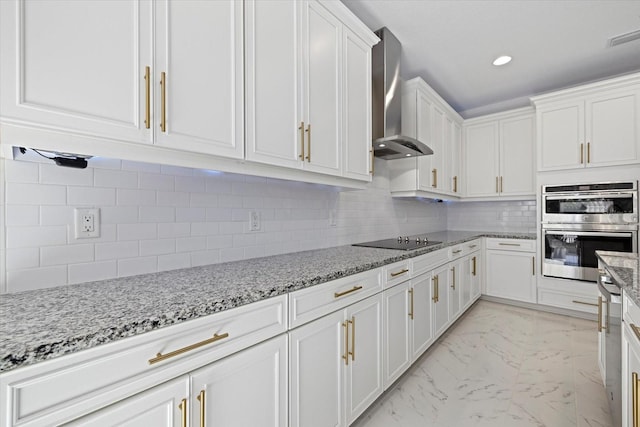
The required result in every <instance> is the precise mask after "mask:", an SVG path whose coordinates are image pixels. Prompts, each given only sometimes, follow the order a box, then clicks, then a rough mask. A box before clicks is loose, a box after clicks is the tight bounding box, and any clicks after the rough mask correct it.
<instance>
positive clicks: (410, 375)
mask: <svg viewBox="0 0 640 427" xmlns="http://www.w3.org/2000/svg"><path fill="white" fill-rule="evenodd" d="M597 346H598V338H597V332H596V323H595V321H589V320H584V319H576V318H573V317H567V316H562V315H557V314H551V313H545V312H539V311H535V310H530V309H525V308H520V307H513V306H509V305H504V304H498V303H494V302H489V301H479V302H478V303H476V304H475V305H474V306H473V307H472V308H471V309H470V310H469V311H468V312H467V313H466V314H465V315H464V316H463V317H462V318H461V319H459V320H458V322H457V323H456V324H454V325H453V326H452V327H451V328H450V329H449V330H448V331H447V332H446V333H445V334H444V335H443V336H442V337H441V338H440V339H439V340H438V341H437V342H436V343H435V344H434V345H433V346H432V347H431V348H430V349H429V350H428V351H427V352H426V353H425V354H424V355H423V356H422V357H421V358H420V359H419V360H418V361H417V362H416V363H415V364H414V365H413V366H412V367H411V368H410V369H409V370H408V371H407V372H406V373H405V375H404V376H403V377H401V378H400V379H399V380H398V381H397V382H396V383H395V384H394V385H393V386H392V387H391V388H390V389H389V390H388V391H387V392H386V393H385V394H384V395H383V396H382V397H380V399H378V401H377V402H375V403H374V404H373V405H372V406H371V407H370V408H369V409H368V410H367V411H366V412H365V413H364V414H363V415H362V416H361V417H360V418H359V419H358V420H356V422H355V423H354V424H353V426H356V427H400V426H402V427H427V426H429V427H431V426H434V427H454V426H455V427H467V426H483V427H484V426H487V427H489V426H491V427H543V426H544V427H569V426H571V427H574V426H579V427H614V426H612V421H611V416H610V414H609V407H608V404H607V400H606V394H605V389H604V386H603V385H602V378H601V376H600V371H599V370H598V360H597V357H598V356H597Z"/></svg>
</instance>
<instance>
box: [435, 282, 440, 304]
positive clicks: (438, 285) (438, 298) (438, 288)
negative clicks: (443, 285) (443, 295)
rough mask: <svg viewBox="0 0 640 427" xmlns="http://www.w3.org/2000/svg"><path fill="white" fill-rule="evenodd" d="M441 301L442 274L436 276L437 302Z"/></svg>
mask: <svg viewBox="0 0 640 427" xmlns="http://www.w3.org/2000/svg"><path fill="white" fill-rule="evenodd" d="M439 301H440V276H436V302H439Z"/></svg>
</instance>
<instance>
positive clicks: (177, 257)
mask: <svg viewBox="0 0 640 427" xmlns="http://www.w3.org/2000/svg"><path fill="white" fill-rule="evenodd" d="M187 267H191V256H190V255H189V254H186V253H182V254H170V255H160V256H159V257H158V271H166V270H176V269H178V268H187Z"/></svg>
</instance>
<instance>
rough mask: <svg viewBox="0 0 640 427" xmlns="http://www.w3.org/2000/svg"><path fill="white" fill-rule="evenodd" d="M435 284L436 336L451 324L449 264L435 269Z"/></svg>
mask: <svg viewBox="0 0 640 427" xmlns="http://www.w3.org/2000/svg"><path fill="white" fill-rule="evenodd" d="M431 281H432V285H433V296H432V298H431V299H432V301H433V329H434V337H436V338H437V337H438V336H440V334H441V333H442V332H444V330H445V329H446V328H447V326H448V325H449V319H450V317H449V291H448V289H449V286H448V284H449V265H444V266H442V267H440V268H438V269H437V270H434V271H433V273H432V276H431Z"/></svg>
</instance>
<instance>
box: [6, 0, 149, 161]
mask: <svg viewBox="0 0 640 427" xmlns="http://www.w3.org/2000/svg"><path fill="white" fill-rule="evenodd" d="M0 16H2V18H1V19H2V21H1V22H2V25H1V28H2V29H1V30H0V31H1V34H0V43H1V45H0V46H1V51H2V61H1V62H0V63H1V68H0V82H1V83H0V92H1V93H2V97H1V101H0V115H1V117H2V119H3V120H10V121H17V122H28V123H35V124H41V125H46V126H48V127H53V128H56V129H60V130H69V131H75V132H81V133H85V134H89V135H98V136H106V137H109V138H116V139H121V140H126V141H133V142H149V141H151V139H152V133H151V132H150V131H149V130H147V129H146V128H145V123H144V120H145V93H146V92H145V89H146V86H145V68H146V67H147V66H148V67H152V65H153V64H152V63H151V49H152V34H153V32H152V22H151V21H152V16H153V14H152V2H151V1H148V0H132V1H109V0H104V1H102V0H95V1H90V2H82V1H58V0H55V1H44V2H43V1H28V0H20V1H2V2H0ZM80 154H92V150H91V148H90V147H87V151H86V153H80Z"/></svg>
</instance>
